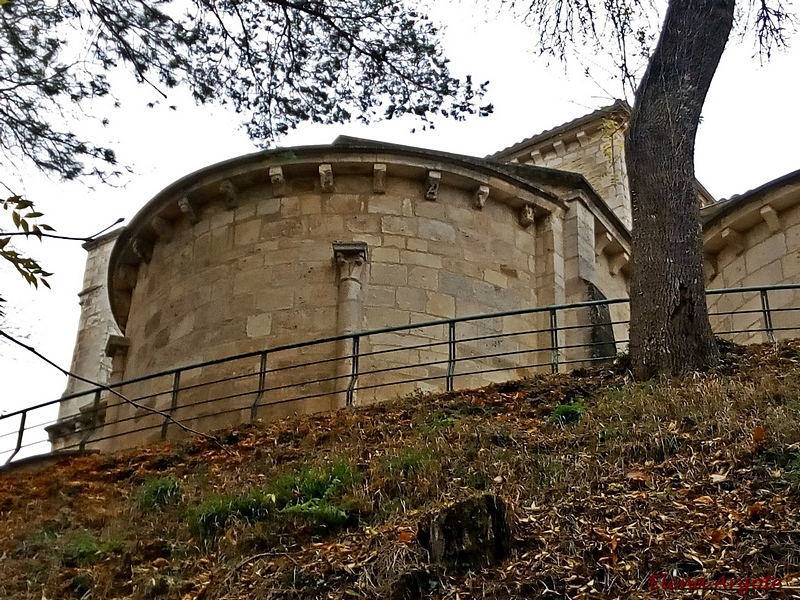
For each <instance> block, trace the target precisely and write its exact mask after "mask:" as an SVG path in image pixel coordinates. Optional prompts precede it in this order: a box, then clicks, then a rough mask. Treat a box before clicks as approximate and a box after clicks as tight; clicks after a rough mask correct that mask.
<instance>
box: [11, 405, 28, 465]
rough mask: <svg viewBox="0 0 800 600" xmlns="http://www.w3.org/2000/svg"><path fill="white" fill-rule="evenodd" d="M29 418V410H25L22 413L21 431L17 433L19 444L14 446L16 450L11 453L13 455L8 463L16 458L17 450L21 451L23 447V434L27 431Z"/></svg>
mask: <svg viewBox="0 0 800 600" xmlns="http://www.w3.org/2000/svg"><path fill="white" fill-rule="evenodd" d="M27 419H28V411H27V410H26V411H25V412H23V413H22V418H21V419H20V422H19V433H18V434H17V446H16V447H15V448H14V452H12V453H11V456H9V457H8V460H7V461H6V464H8V463H10V462H11V461H12V460H14V457H15V456H16V455H17V452H19V450H20V448H22V436H23V435H24V433H25V421H26V420H27Z"/></svg>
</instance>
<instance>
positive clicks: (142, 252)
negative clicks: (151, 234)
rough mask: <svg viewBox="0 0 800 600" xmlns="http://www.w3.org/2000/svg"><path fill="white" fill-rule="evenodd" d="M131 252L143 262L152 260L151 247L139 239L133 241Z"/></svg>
mask: <svg viewBox="0 0 800 600" xmlns="http://www.w3.org/2000/svg"><path fill="white" fill-rule="evenodd" d="M131 250H133V253H134V254H135V255H136V256H137V257H138V258H139V259H140V260H141V261H143V262H146V263H149V262H150V261H151V260H152V259H153V246H152V245H150V244H148V243H147V242H145V241H144V240H142V239H141V238H134V239H133V241H132V242H131Z"/></svg>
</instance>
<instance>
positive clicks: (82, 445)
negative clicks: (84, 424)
mask: <svg viewBox="0 0 800 600" xmlns="http://www.w3.org/2000/svg"><path fill="white" fill-rule="evenodd" d="M102 391H103V390H102V389H100V388H97V390H95V392H94V403H93V404H92V424H91V425H90V426H89V429H88V430H87V431H86V434H85V435H84V436H83V437H82V438H81V443H80V444H79V445H78V450H80V451H81V452H84V451H85V450H86V442H88V441H89V438H90V437H92V434H93V433H94V431H95V429H96V428H97V415H98V413H99V412H100V394H101V393H102Z"/></svg>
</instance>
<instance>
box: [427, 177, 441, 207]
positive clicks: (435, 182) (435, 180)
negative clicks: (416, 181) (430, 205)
mask: <svg viewBox="0 0 800 600" xmlns="http://www.w3.org/2000/svg"><path fill="white" fill-rule="evenodd" d="M441 182H442V174H441V173H440V172H439V171H428V180H427V181H426V182H425V200H430V201H431V202H435V201H436V198H437V197H438V196H439V184H440V183H441Z"/></svg>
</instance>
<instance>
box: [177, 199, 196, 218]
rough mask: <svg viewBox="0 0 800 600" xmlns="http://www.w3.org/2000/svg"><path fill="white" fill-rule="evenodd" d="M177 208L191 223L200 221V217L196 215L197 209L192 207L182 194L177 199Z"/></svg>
mask: <svg viewBox="0 0 800 600" xmlns="http://www.w3.org/2000/svg"><path fill="white" fill-rule="evenodd" d="M178 208H179V209H180V211H181V212H182V213H183V214H185V215H186V217H187V218H188V219H189V222H190V223H191V224H192V225H196V224H197V223H199V222H200V217H199V216H198V215H197V209H196V208H195V207H194V205H193V204H192V202H191V201H190V200H189V198H187V197H185V196H184V197H183V198H181V199H180V200H178Z"/></svg>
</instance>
